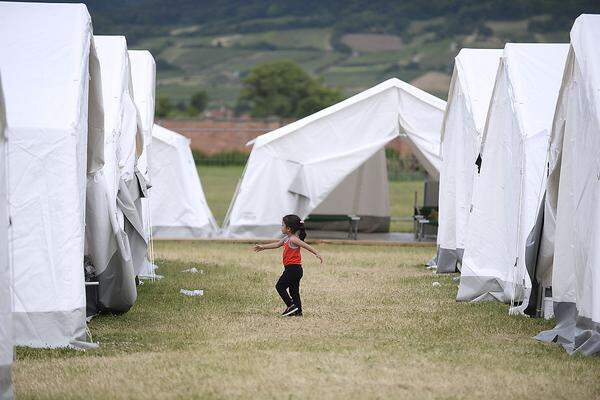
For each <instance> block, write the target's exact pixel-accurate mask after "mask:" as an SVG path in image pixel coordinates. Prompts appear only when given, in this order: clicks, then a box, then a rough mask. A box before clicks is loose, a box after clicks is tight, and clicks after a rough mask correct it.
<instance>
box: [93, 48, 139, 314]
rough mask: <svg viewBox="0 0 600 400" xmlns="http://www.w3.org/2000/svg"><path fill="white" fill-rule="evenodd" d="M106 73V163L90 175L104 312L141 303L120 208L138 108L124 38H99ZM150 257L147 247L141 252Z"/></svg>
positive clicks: (131, 159) (131, 163) (95, 250)
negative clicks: (120, 197)
mask: <svg viewBox="0 0 600 400" xmlns="http://www.w3.org/2000/svg"><path fill="white" fill-rule="evenodd" d="M94 39H95V40H94V41H95V48H96V52H97V54H98V59H99V62H100V71H101V75H102V99H103V106H104V107H103V108H104V143H103V144H102V147H103V153H104V165H103V166H102V168H100V169H98V170H95V171H90V172H88V183H87V202H86V203H87V204H86V244H87V252H86V254H88V255H89V256H90V259H91V261H92V264H93V265H94V267H95V273H96V276H97V278H98V281H99V286H98V299H99V303H100V304H99V306H100V309H102V310H108V311H111V312H124V311H127V310H129V308H130V307H131V306H132V305H133V303H134V302H135V299H136V288H135V275H134V268H133V261H132V254H131V249H130V246H129V244H130V243H129V239H128V236H127V234H126V233H125V217H124V214H123V212H122V210H121V209H120V208H119V207H118V206H117V194H118V191H119V187H120V185H119V182H120V181H121V179H123V177H128V179H133V178H135V177H134V176H133V167H134V163H135V140H136V133H137V110H136V108H135V105H134V103H133V98H132V95H131V74H130V70H129V55H128V53H127V42H126V41H125V38H124V37H123V36H95V37H94ZM142 251H143V252H144V253H145V248H143V249H142Z"/></svg>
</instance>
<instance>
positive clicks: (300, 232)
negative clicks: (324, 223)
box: [298, 220, 306, 241]
mask: <svg viewBox="0 0 600 400" xmlns="http://www.w3.org/2000/svg"><path fill="white" fill-rule="evenodd" d="M298 238H300V240H302V241H304V239H305V238H306V229H305V228H304V221H302V220H300V229H298Z"/></svg>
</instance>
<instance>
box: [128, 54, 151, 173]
mask: <svg viewBox="0 0 600 400" xmlns="http://www.w3.org/2000/svg"><path fill="white" fill-rule="evenodd" d="M129 59H130V62H131V79H132V82H133V97H134V100H135V105H136V107H137V109H138V111H139V113H140V118H141V123H142V136H143V145H142V146H143V148H142V154H141V155H140V157H139V159H138V163H137V167H138V170H139V172H140V173H141V174H142V175H143V176H144V179H146V182H149V183H151V182H150V180H151V175H150V171H149V165H150V162H149V160H148V157H150V146H152V127H153V126H154V90H155V87H156V64H155V63H154V57H152V54H150V52H149V51H147V50H129Z"/></svg>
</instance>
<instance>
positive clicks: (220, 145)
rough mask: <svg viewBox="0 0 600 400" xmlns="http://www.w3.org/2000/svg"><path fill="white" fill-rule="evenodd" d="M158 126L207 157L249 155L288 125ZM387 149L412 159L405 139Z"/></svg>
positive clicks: (182, 122) (174, 122) (186, 122)
mask: <svg viewBox="0 0 600 400" xmlns="http://www.w3.org/2000/svg"><path fill="white" fill-rule="evenodd" d="M156 123H157V124H159V125H161V126H163V127H165V128H167V129H170V130H172V131H175V132H177V133H180V134H182V135H184V136H187V137H188V138H190V139H191V140H192V143H191V146H192V148H193V149H196V150H199V151H201V152H203V153H205V154H214V153H220V152H223V151H232V150H237V151H243V152H249V151H250V147H247V146H246V143H247V142H249V141H250V140H252V139H254V138H255V137H257V136H260V135H262V134H264V133H267V132H270V131H272V130H274V129H277V128H279V127H281V126H283V125H284V124H285V121H281V120H252V119H227V120H218V119H201V120H198V119H165V120H158V121H156ZM387 147H391V148H394V149H396V151H398V152H399V153H400V154H401V155H402V156H409V155H411V150H410V146H409V145H408V144H407V143H406V142H405V141H404V140H403V139H402V138H398V139H395V140H393V141H392V142H390V143H389V144H388V146H387Z"/></svg>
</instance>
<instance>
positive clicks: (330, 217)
mask: <svg viewBox="0 0 600 400" xmlns="http://www.w3.org/2000/svg"><path fill="white" fill-rule="evenodd" d="M305 221H306V222H337V221H348V224H349V229H348V239H354V240H357V239H358V223H359V222H360V217H359V216H358V215H335V214H311V215H309V216H308V217H307V218H306V219H305Z"/></svg>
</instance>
